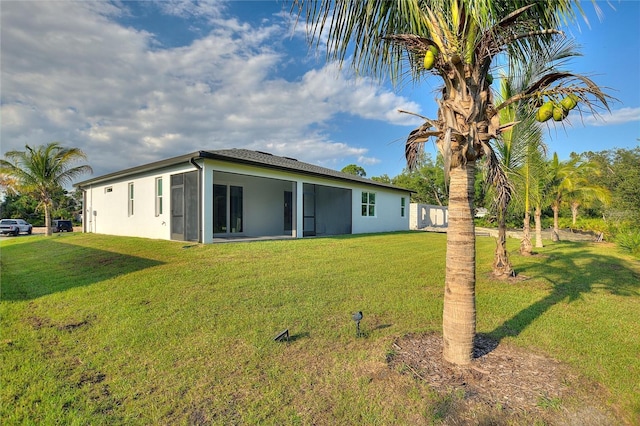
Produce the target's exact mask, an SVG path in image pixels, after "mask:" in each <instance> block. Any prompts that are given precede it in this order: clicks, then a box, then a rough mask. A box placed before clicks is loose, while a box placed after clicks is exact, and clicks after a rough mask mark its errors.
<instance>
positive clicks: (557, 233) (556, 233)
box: [551, 205, 560, 242]
mask: <svg viewBox="0 0 640 426" xmlns="http://www.w3.org/2000/svg"><path fill="white" fill-rule="evenodd" d="M551 209H552V210H553V232H552V233H551V240H552V241H553V242H556V241H560V227H559V226H558V211H559V210H560V206H557V205H553V206H551Z"/></svg>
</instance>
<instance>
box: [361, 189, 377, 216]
mask: <svg viewBox="0 0 640 426" xmlns="http://www.w3.org/2000/svg"><path fill="white" fill-rule="evenodd" d="M375 215H376V193H375V192H363V193H362V216H375Z"/></svg>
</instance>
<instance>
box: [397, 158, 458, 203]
mask: <svg viewBox="0 0 640 426" xmlns="http://www.w3.org/2000/svg"><path fill="white" fill-rule="evenodd" d="M438 161H440V164H437V162H436V163H434V162H433V160H432V159H431V156H430V155H429V154H427V153H424V152H423V153H421V156H420V160H419V161H418V163H419V165H418V166H416V167H414V168H408V167H407V168H405V169H404V170H403V171H402V173H401V174H399V175H398V176H396V177H394V178H393V179H391V181H390V182H389V183H392V184H393V185H396V186H399V187H401V188H406V189H409V190H411V191H414V193H413V194H411V202H412V203H424V204H434V205H439V206H442V205H446V204H447V202H448V196H447V186H446V184H445V182H444V173H443V172H442V160H441V158H440V157H438Z"/></svg>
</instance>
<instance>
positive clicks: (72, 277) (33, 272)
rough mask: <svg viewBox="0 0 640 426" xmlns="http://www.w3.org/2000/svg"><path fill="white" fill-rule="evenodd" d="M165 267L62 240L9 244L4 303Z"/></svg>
mask: <svg viewBox="0 0 640 426" xmlns="http://www.w3.org/2000/svg"><path fill="white" fill-rule="evenodd" d="M34 253H36V254H34ZM42 253H48V254H49V255H46V256H43V255H42ZM29 259H34V261H33V262H30V261H29ZM161 264H162V262H159V261H157V260H151V259H146V258H142V257H136V256H129V255H125V254H121V253H114V252H110V251H104V250H98V249H95V248H87V247H81V246H76V245H73V244H68V243H64V242H60V241H59V240H58V239H39V240H38V241H34V242H30V243H28V244H16V245H9V246H6V247H3V248H2V294H1V295H0V300H11V301H20V300H30V299H36V298H38V297H41V296H46V295H49V294H53V293H57V292H61V291H65V290H68V289H71V288H74V287H81V286H86V285H91V284H95V283H98V282H101V281H104V280H107V279H110V278H114V277H117V276H119V275H124V274H128V273H131V272H136V271H140V270H143V269H146V268H151V267H154V266H157V265H161Z"/></svg>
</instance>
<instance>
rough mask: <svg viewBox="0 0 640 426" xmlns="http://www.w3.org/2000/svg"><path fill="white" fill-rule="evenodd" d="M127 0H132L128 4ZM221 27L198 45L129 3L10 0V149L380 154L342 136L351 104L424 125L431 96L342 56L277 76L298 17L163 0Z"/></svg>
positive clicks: (128, 160) (5, 18)
mask: <svg viewBox="0 0 640 426" xmlns="http://www.w3.org/2000/svg"><path fill="white" fill-rule="evenodd" d="M125 4H126V3H125ZM160 4H161V5H162V7H163V8H164V9H165V10H167V11H169V12H167V13H171V14H173V15H176V16H200V17H205V18H206V20H207V22H211V23H212V25H213V27H212V29H211V30H210V31H209V32H208V33H207V34H206V35H205V36H202V37H200V38H198V39H196V40H194V41H193V42H192V43H190V44H188V45H186V46H180V47H174V48H163V47H159V46H158V44H157V43H156V41H155V36H154V34H150V33H149V32H146V31H142V30H137V29H135V28H132V27H124V26H122V25H119V24H118V23H117V22H116V21H115V20H114V17H118V16H122V15H126V14H127V13H129V11H127V10H126V9H118V8H117V7H115V6H114V5H113V4H111V3H109V4H107V3H103V2H97V3H90V2H70V3H66V2H3V5H2V16H1V19H2V21H1V31H2V34H1V35H2V59H3V67H2V75H1V78H2V81H1V83H2V104H1V106H0V108H1V111H0V113H1V114H2V129H1V137H2V151H3V152H6V151H8V150H11V149H22V148H23V147H24V145H25V144H27V143H28V144H30V145H38V144H42V143H48V142H51V141H53V140H58V141H61V142H63V143H64V144H65V145H68V146H74V147H78V148H81V149H83V150H84V151H85V153H87V154H88V157H89V162H90V164H91V165H92V166H93V168H94V170H95V171H96V173H98V174H102V173H106V172H110V171H114V170H117V169H121V168H125V167H130V166H134V165H138V164H143V163H146V162H150V161H155V160H159V159H162V158H166V157H170V156H175V155H180V154H183V153H187V152H190V151H196V150H200V149H220V148H230V147H247V148H250V149H261V150H267V151H271V152H273V153H274V154H280V155H287V156H291V157H297V158H299V159H300V160H302V161H308V162H312V163H317V164H322V165H325V166H327V167H332V166H338V165H340V164H342V163H344V159H347V158H350V159H352V160H350V162H353V159H358V161H359V162H360V163H363V164H367V165H371V164H376V163H378V162H379V161H380V160H378V159H376V158H373V157H371V156H367V155H366V154H367V152H368V149H367V148H365V147H358V146H352V145H350V144H349V142H348V141H339V140H333V139H332V137H331V136H330V134H329V133H328V131H327V129H328V128H329V127H330V126H331V122H332V120H334V119H335V118H336V117H339V116H340V115H348V116H352V117H355V118H362V119H368V120H380V121H384V122H388V123H392V124H398V125H411V124H414V123H413V122H412V121H411V120H412V117H410V116H407V115H405V114H398V113H397V109H398V108H403V109H408V110H412V111H417V112H419V106H418V105H417V104H415V103H413V102H409V101H408V100H406V99H404V98H402V97H398V96H396V95H394V94H393V93H391V92H389V91H387V90H386V89H382V88H380V87H379V86H378V85H376V84H374V82H372V81H371V80H368V79H354V78H353V77H352V76H349V75H348V74H347V73H345V72H343V71H340V70H338V68H337V66H336V65H335V64H329V65H327V66H325V67H323V68H321V69H314V70H310V71H308V72H306V73H305V74H304V75H302V76H301V77H300V78H299V79H296V80H285V79H283V78H277V77H274V73H275V71H276V70H277V68H278V66H279V65H280V64H281V63H283V62H286V61H289V60H290V58H288V57H286V52H284V51H280V50H277V48H278V44H277V43H272V42H271V40H272V39H275V38H282V37H283V36H284V35H285V34H286V33H287V31H288V29H287V28H286V23H285V22H284V21H282V22H276V23H273V22H270V23H266V24H265V25H264V26H261V27H252V26H249V25H247V24H246V23H243V22H240V21H238V20H237V19H233V18H232V19H223V18H222V13H223V11H224V7H217V6H215V4H208V3H207V4H203V3H197V4H193V3H190V2H185V1H172V2H162V3H160Z"/></svg>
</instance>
